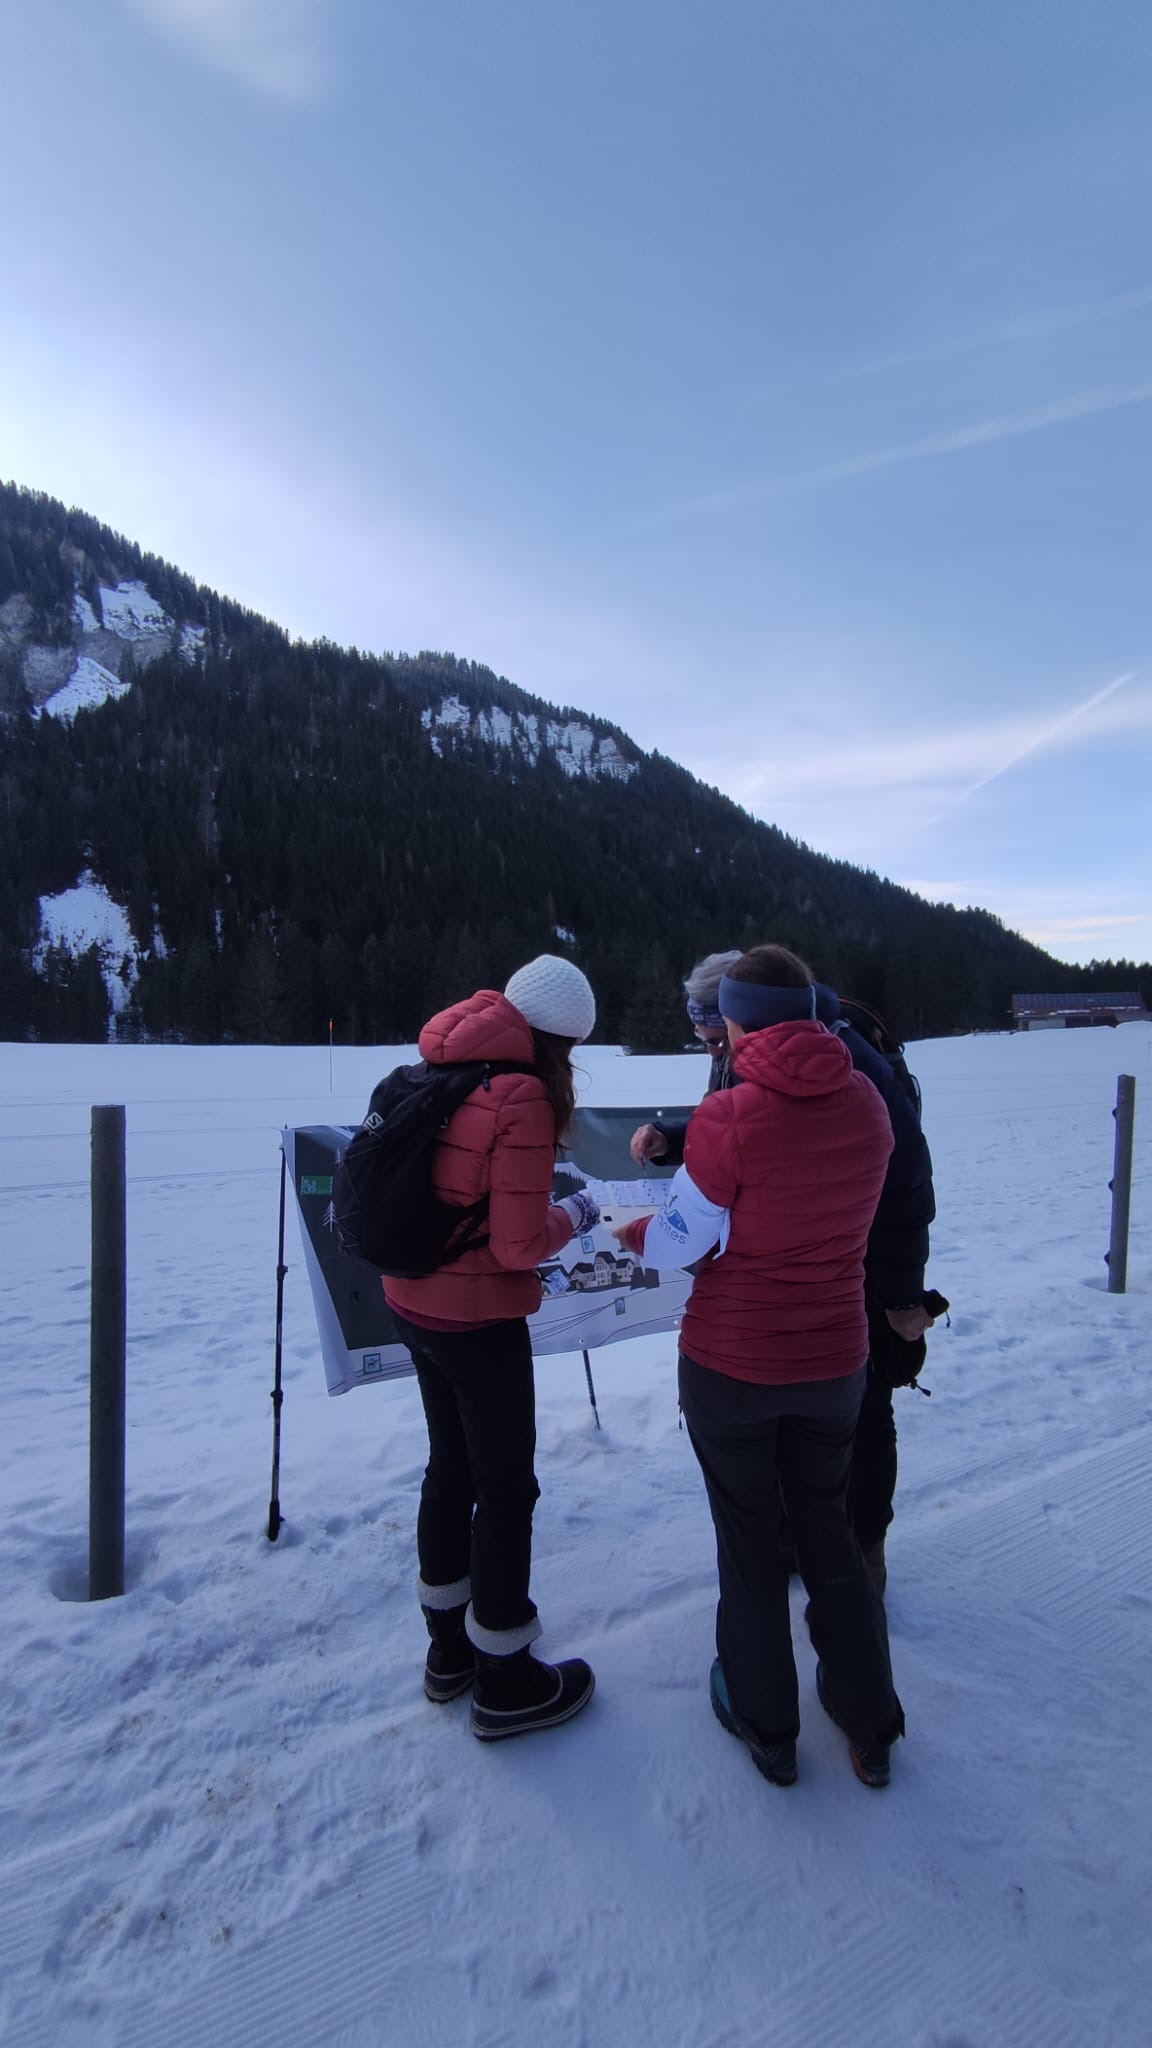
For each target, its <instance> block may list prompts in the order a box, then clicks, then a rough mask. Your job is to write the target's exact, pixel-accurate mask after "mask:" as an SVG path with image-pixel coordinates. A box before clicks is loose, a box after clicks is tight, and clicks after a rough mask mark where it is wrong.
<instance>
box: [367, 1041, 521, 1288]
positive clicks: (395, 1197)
mask: <svg viewBox="0 0 1152 2048" xmlns="http://www.w3.org/2000/svg"><path fill="white" fill-rule="evenodd" d="M532 1072H534V1069H533V1068H532V1067H527V1066H518V1065H517V1064H515V1062H513V1061H510V1060H469V1061H467V1062H465V1063H462V1064H460V1065H456V1066H436V1067H430V1066H428V1064H427V1063H426V1062H425V1061H424V1060H421V1061H420V1063H419V1065H417V1066H413V1067H396V1068H394V1069H393V1071H392V1073H390V1074H386V1075H385V1077H384V1079H383V1080H382V1081H378V1082H377V1084H376V1086H375V1088H374V1089H373V1090H372V1100H371V1102H370V1103H369V1105H368V1114H367V1116H366V1117H365V1119H364V1121H363V1123H362V1124H361V1126H360V1128H359V1130H358V1131H357V1132H356V1133H355V1134H354V1136H353V1137H352V1138H351V1139H350V1140H349V1143H348V1149H347V1151H346V1152H345V1154H344V1157H343V1158H342V1159H341V1160H340V1162H339V1164H338V1166H337V1168H336V1172H335V1174H334V1176H333V1181H332V1208H333V1213H334V1215H335V1218H336V1233H337V1236H338V1237H339V1240H340V1244H341V1247H342V1249H343V1250H344V1251H346V1252H348V1253H349V1254H350V1255H351V1256H352V1257H354V1258H360V1259H365V1260H366V1261H367V1263H368V1264H369V1265H370V1266H375V1267H376V1268H377V1270H378V1271H379V1272H381V1273H388V1274H392V1275H393V1276H394V1277H395V1278H396V1279H397V1280H417V1279H422V1278H423V1277H424V1275H425V1274H427V1273H435V1272H436V1271H438V1269H439V1268H440V1267H441V1266H450V1265H451V1264H452V1263H453V1261H454V1260H456V1259H459V1258H462V1257H463V1255H464V1253H465V1252H471V1251H475V1250H477V1249H478V1247H479V1246H481V1245H485V1244H487V1242H488V1232H487V1230H486V1229H484V1227H483V1226H484V1224H485V1222H486V1220H487V1216H488V1196H487V1195H482V1196H481V1197H480V1200H479V1201H476V1202H469V1203H468V1204H466V1205H465V1206H462V1207H461V1206H456V1207H453V1206H452V1205H451V1204H450V1203H448V1202H442V1201H441V1200H440V1197H439V1196H438V1195H437V1193H436V1191H435V1189H434V1187H433V1185H432V1156H433V1152H434V1149H435V1147H436V1144H437V1142H438V1141H439V1139H440V1138H441V1136H442V1135H443V1131H444V1127H445V1125H446V1124H447V1122H448V1120H449V1118H450V1117H451V1116H452V1114H453V1112H454V1111H455V1110H457V1109H459V1107H460V1104H461V1103H462V1102H463V1101H464V1099H465V1097H466V1096H469V1095H471V1094H472V1093H473V1092H474V1091H475V1090H476V1089H477V1088H487V1087H488V1084H489V1082H490V1080H491V1077H492V1075H493V1074H530V1073H532Z"/></svg>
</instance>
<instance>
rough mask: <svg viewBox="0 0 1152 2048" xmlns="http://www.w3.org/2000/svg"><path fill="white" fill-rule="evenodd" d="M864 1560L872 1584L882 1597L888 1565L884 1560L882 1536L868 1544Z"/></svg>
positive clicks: (886, 1583)
mask: <svg viewBox="0 0 1152 2048" xmlns="http://www.w3.org/2000/svg"><path fill="white" fill-rule="evenodd" d="M864 1562H865V1564H866V1565H867V1567H868V1569H869V1571H870V1572H871V1574H872V1584H873V1585H874V1586H875V1588H876V1591H877V1592H878V1593H879V1595H880V1598H881V1599H883V1598H884V1594H885V1591H886V1590H887V1586H888V1566H887V1565H886V1564H885V1562H884V1538H883V1537H882V1536H881V1537H879V1538H878V1539H877V1541H876V1542H875V1543H870V1544H869V1545H868V1547H867V1549H866V1550H865V1552H864Z"/></svg>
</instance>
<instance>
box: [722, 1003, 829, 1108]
mask: <svg viewBox="0 0 1152 2048" xmlns="http://www.w3.org/2000/svg"><path fill="white" fill-rule="evenodd" d="M732 1064H733V1066H734V1067H735V1069H736V1075H737V1079H738V1080H741V1081H751V1082H752V1083H753V1084H754V1086H756V1087H757V1088H774V1089H775V1090H776V1092H777V1094H779V1095H831V1094H833V1093H834V1092H835V1090H836V1089H838V1088H845V1087H847V1085H848V1083H849V1081H850V1080H851V1079H852V1072H853V1069H852V1056H851V1054H850V1052H849V1051H848V1048H847V1046H846V1045H843V1044H842V1043H841V1041H840V1040H839V1039H838V1038H836V1037H834V1036H833V1034H832V1032H831V1031H828V1030H827V1029H826V1028H825V1026H824V1025H823V1024H820V1023H817V1022H815V1021H814V1020H813V1019H811V1018H808V1017H804V1018H797V1019H796V1020H795V1021H793V1022H790V1023H787V1024H769V1025H768V1026H767V1027H766V1028H765V1029H764V1030H763V1031H750V1032H749V1034H748V1036H747V1038H742V1039H741V1040H740V1043H739V1045H737V1046H736V1048H735V1050H734V1052H733V1055H732Z"/></svg>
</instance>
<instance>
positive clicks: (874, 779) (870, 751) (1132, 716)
mask: <svg viewBox="0 0 1152 2048" xmlns="http://www.w3.org/2000/svg"><path fill="white" fill-rule="evenodd" d="M1135 680H1136V679H1135V676H1134V675H1133V674H1132V673H1127V674H1125V675H1122V676H1117V677H1116V678H1115V679H1114V680H1113V681H1112V682H1110V683H1106V684H1105V685H1104V687H1103V688H1102V689H1099V690H1095V691H1093V693H1092V695H1091V696H1089V697H1087V698H1085V700H1084V701H1083V702H1082V703H1080V704H1075V705H1072V706H1071V707H1070V708H1069V709H1068V710H1067V711H1061V712H1059V713H1058V714H1057V715H1056V716H1053V715H1052V714H1051V713H1050V712H1049V713H1048V714H1047V715H1042V716H1037V715H1035V714H1033V715H1030V716H1027V717H1019V718H1011V719H1008V718H1002V719H986V720H982V721H979V722H974V723H972V724H970V725H962V726H958V725H952V726H945V727H940V728H938V729H937V730H935V731H918V732H912V733H904V734H901V733H900V732H899V731H898V730H897V729H896V726H895V724H894V723H893V726H892V730H891V731H890V732H888V733H886V734H885V737H884V739H883V740H882V741H881V742H879V743H875V744H872V745H861V746H840V747H836V746H831V745H830V746H823V745H821V746H819V747H817V748H814V749H813V748H810V747H809V748H805V749H802V750H788V751H785V750H784V749H783V748H781V749H780V751H779V752H775V751H774V752H773V754H772V755H771V757H770V758H768V759H765V758H764V757H763V755H761V757H760V758H759V759H757V758H756V753H757V749H756V746H755V741H754V738H752V737H751V736H750V735H749V733H748V730H747V725H746V724H745V727H744V755H743V766H742V767H741V768H737V769H733V768H732V767H731V766H729V767H727V768H726V769H725V771H724V772H723V774H721V773H719V772H718V770H717V765H716V764H709V763H707V762H705V763H703V764H701V772H702V773H704V774H706V775H707V776H708V777H709V779H711V780H714V781H723V783H724V786H725V787H726V788H728V789H730V790H732V791H733V794H735V795H737V796H738V797H739V799H740V801H741V802H743V803H755V804H756V805H757V806H758V807H761V808H762V807H763V806H764V805H765V804H769V805H770V804H772V803H773V802H774V801H779V800H781V799H784V798H793V797H821V796H839V795H841V794H854V793H855V794H865V793H867V794H869V795H871V796H873V797H876V796H881V795H883V794H885V793H895V792H898V791H913V790H916V791H919V792H920V793H921V794H922V795H924V796H926V797H927V798H928V799H929V801H930V802H931V803H932V804H933V806H934V808H933V810H932V816H931V818H929V817H928V816H925V817H924V819H923V823H924V824H927V823H930V822H932V819H934V818H936V817H939V816H942V815H943V813H944V811H945V810H946V809H952V808H954V807H955V806H956V805H957V804H959V803H962V802H964V801H965V800H966V799H967V798H969V797H972V796H975V795H976V793H977V791H978V790H981V789H984V788H986V787H987V785H988V784H989V783H990V782H994V781H996V780H997V778H998V777H999V776H1001V775H1006V774H1007V773H1008V770H1009V769H1010V768H1014V767H1016V766H1017V765H1018V764H1019V763H1020V762H1021V761H1023V760H1025V759H1026V758H1027V757H1028V756H1029V755H1030V754H1034V753H1037V752H1039V751H1040V750H1041V749H1052V750H1054V751H1055V750H1059V749H1060V748H1062V747H1068V746H1071V745H1073V744H1074V743H1075V742H1076V741H1084V740H1087V739H1089V738H1094V737H1096V736H1097V735H1099V734H1101V733H1104V732H1109V733H1117V732H1148V731H1150V730H1152V690H1149V689H1147V688H1142V689H1133V688H1128V689H1127V694H1126V696H1125V697H1123V698H1122V697H1121V696H1120V692H1121V691H1122V690H1125V688H1126V686H1129V685H1132V684H1133V683H1134V682H1135Z"/></svg>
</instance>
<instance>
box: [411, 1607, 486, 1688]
mask: <svg viewBox="0 0 1152 2048" xmlns="http://www.w3.org/2000/svg"><path fill="white" fill-rule="evenodd" d="M420 1611H421V1613H422V1614H423V1616H424V1619H425V1621H426V1622H427V1624H428V1633H429V1635H430V1636H431V1638H432V1641H431V1643H430V1644H429V1646H428V1662H427V1663H426V1664H425V1666H424V1693H425V1697H426V1698H427V1699H430V1700H435V1701H436V1702H437V1704H438V1705H439V1704H442V1703H443V1701H445V1700H454V1699H456V1698H458V1697H459V1695H460V1694H461V1693H462V1692H467V1690H468V1688H469V1686H470V1685H471V1683H472V1681H473V1679H474V1678H475V1676H476V1652H475V1650H474V1649H473V1648H472V1645H471V1643H470V1642H469V1641H468V1637H467V1636H466V1634H465V1633H464V1616H465V1615H466V1614H467V1612H468V1609H467V1606H464V1607H441V1608H436V1607H424V1608H421V1610H420Z"/></svg>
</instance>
